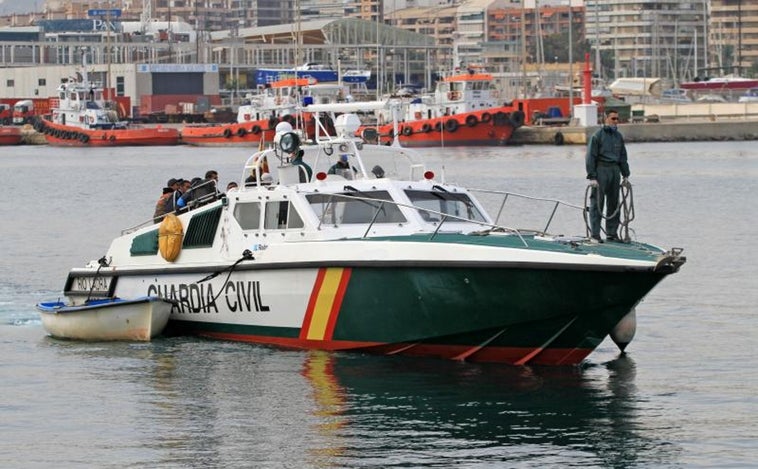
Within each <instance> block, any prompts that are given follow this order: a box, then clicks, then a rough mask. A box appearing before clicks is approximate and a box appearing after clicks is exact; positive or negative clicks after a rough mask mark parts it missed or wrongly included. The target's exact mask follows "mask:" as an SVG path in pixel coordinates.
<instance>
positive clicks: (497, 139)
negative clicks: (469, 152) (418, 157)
mask: <svg viewBox="0 0 758 469" xmlns="http://www.w3.org/2000/svg"><path fill="white" fill-rule="evenodd" d="M505 109H507V108H502V109H489V110H486V111H477V112H470V113H465V114H456V115H452V116H445V117H437V118H431V119H419V120H413V121H406V122H404V123H402V124H400V125H399V126H398V129H397V132H398V139H399V141H400V145H402V146H403V147H410V148H420V147H442V146H490V145H505V144H507V143H508V141H509V140H510V138H511V135H513V131H514V130H515V129H517V128H518V127H520V126H521V125H522V124H523V115H522V114H518V118H516V115H514V116H511V113H509V112H506V111H505ZM394 132H395V130H394V128H393V124H385V125H383V126H380V127H379V128H378V133H379V136H380V137H379V138H380V142H381V143H383V144H388V143H391V142H392V140H393V136H394Z"/></svg>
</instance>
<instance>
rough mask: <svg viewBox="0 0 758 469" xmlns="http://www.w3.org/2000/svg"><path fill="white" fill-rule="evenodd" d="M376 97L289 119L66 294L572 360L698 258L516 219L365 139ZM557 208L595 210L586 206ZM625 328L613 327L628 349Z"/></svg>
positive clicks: (224, 328)
mask: <svg viewBox="0 0 758 469" xmlns="http://www.w3.org/2000/svg"><path fill="white" fill-rule="evenodd" d="M376 106H381V103H377V104H376ZM368 107H370V106H369V104H367V103H354V104H351V105H348V104H345V105H341V106H319V105H312V106H310V109H309V111H310V112H314V113H317V114H320V113H325V112H331V111H334V112H342V113H345V114H342V115H340V116H339V117H336V118H335V119H334V124H335V129H336V135H335V134H330V135H325V132H324V128H322V127H321V126H319V133H318V135H317V137H316V139H315V140H314V141H313V142H309V143H306V144H301V142H300V139H299V136H298V134H297V133H295V132H292V131H291V130H292V129H291V127H289V126H288V125H287V124H285V123H280V124H279V125H278V128H277V136H276V138H275V145H274V147H273V148H270V149H266V150H262V151H259V152H256V153H254V154H253V155H252V156H251V157H250V158H249V159H248V160H247V161H246V163H245V165H244V167H243V169H242V172H241V179H240V189H239V190H236V191H231V192H229V193H228V194H226V195H224V196H221V197H219V198H217V199H216V200H210V201H208V202H207V203H199V204H198V205H197V206H196V207H193V208H192V209H191V210H189V211H187V212H183V213H179V214H177V216H169V217H167V218H166V221H164V222H162V223H161V224H159V225H156V224H154V223H152V220H151V221H150V222H146V223H145V224H142V225H139V226H137V227H134V228H131V229H128V230H126V231H125V232H124V234H123V235H121V236H119V237H118V238H116V239H115V240H113V242H112V243H111V245H110V248H109V249H108V251H107V253H106V254H105V256H104V259H105V260H104V262H103V263H102V264H101V263H99V262H98V261H91V262H90V263H89V264H88V265H86V266H85V267H83V268H74V269H72V270H71V271H70V272H69V275H68V279H67V282H66V287H65V291H64V294H65V295H66V296H67V297H68V298H69V299H71V300H72V301H74V302H80V301H81V299H82V298H85V297H87V296H88V295H92V294H93V293H92V292H93V290H94V291H95V294H102V295H117V296H120V297H127V298H128V297H136V296H140V295H151V296H161V297H164V298H170V299H172V300H175V301H176V302H177V306H176V307H174V308H173V310H172V313H171V318H170V321H169V325H168V330H169V332H170V333H181V334H194V335H199V336H204V337H211V338H216V339H226V340H235V341H245V342H252V343H257V344H265V345H273V346H282V347H291V348H301V349H323V350H342V351H356V352H368V353H377V354H386V355H395V354H402V355H414V356H427V357H439V358H446V359H453V360H466V361H473V362H497V363H506V364H516V365H527V364H544V365H575V364H578V363H580V362H581V361H582V360H583V359H584V358H585V357H586V356H587V355H589V354H590V353H591V352H592V350H594V349H595V347H597V346H598V345H599V344H600V343H601V342H602V341H603V339H604V338H605V337H606V336H608V335H609V334H611V333H612V331H614V329H616V332H617V333H618V332H623V331H619V330H618V329H619V328H618V327H617V326H618V325H619V324H622V325H623V324H626V323H627V322H629V320H630V318H633V316H634V308H635V306H636V305H637V304H638V303H639V302H640V301H641V300H642V299H643V298H644V297H645V295H647V293H648V292H649V291H650V290H651V289H652V288H653V287H654V286H655V285H656V284H657V283H658V282H660V281H661V280H662V279H664V278H665V277H666V276H667V275H669V274H672V273H674V272H677V271H678V270H679V268H680V266H681V265H682V264H683V263H684V262H685V258H684V257H682V256H681V250H679V249H672V250H668V251H667V250H664V249H661V248H658V247H655V246H652V245H650V244H645V243H641V242H636V241H631V240H629V241H628V242H625V243H605V244H593V243H591V242H590V239H589V238H588V236H587V235H586V234H584V235H578V236H573V237H567V236H560V235H553V234H550V233H549V232H548V230H549V228H550V222H548V223H547V224H546V225H544V226H545V228H544V230H533V229H516V228H512V227H509V226H507V225H512V224H514V223H515V221H514V220H508V222H507V225H506V224H504V223H503V222H502V221H501V220H499V217H500V215H499V214H498V215H497V216H494V217H493V216H492V215H490V214H488V213H487V211H486V210H485V208H484V206H483V205H482V203H481V202H480V201H479V200H478V199H477V197H476V195H475V191H474V190H471V189H467V188H465V187H462V186H459V185H455V184H450V183H448V182H446V180H445V178H444V177H439V176H437V175H435V173H434V172H432V171H430V170H428V169H427V168H426V167H425V166H424V164H423V163H421V159H420V158H418V155H416V154H415V153H414V151H413V150H411V149H406V148H401V147H399V145H397V144H395V145H391V146H386V145H368V144H364V143H363V142H362V141H360V140H359V139H356V138H354V137H353V135H354V133H355V131H356V130H357V128H358V126H359V125H360V122H359V120H358V118H357V117H356V116H355V115H353V114H350V113H352V112H356V111H357V110H365V109H367V108H368ZM317 122H318V120H317ZM300 150H302V152H303V154H304V162H305V163H306V164H307V165H308V166H309V167H307V168H306V167H305V165H304V164H303V163H302V162H301V160H299V159H297V155H298V154H299V151H300ZM311 169H312V171H310V170H311ZM486 197H487V198H488V199H492V198H500V200H501V201H502V204H505V201H506V200H512V199H513V198H514V197H516V195H515V194H510V193H507V192H501V191H486ZM211 199H213V198H211ZM554 202H555V201H550V203H551V204H553V203H554ZM555 207H556V210H557V209H558V208H559V207H560V208H561V210H566V209H570V210H574V209H576V217H577V220H580V221H581V220H582V217H583V212H584V211H583V209H582V207H573V206H569V205H567V204H561V203H558V202H555ZM546 218H547V219H549V220H551V219H552V217H551V216H550V215H548V216H546ZM177 221H178V222H179V224H178V226H176V225H177ZM164 225H165V226H164ZM582 226H583V225H582ZM171 227H173V228H171ZM169 228H171V229H169ZM622 320H623V321H622ZM632 322H633V321H632ZM626 329H627V330H626V333H627V335H626V338H624V337H620V335H619V334H615V337H616V338H617V339H619V340H620V341H621V342H622V346H623V345H624V344H625V342H628V340H629V339H630V338H631V336H630V335H629V332H630V331H629V328H626ZM631 332H633V325H632V331H631Z"/></svg>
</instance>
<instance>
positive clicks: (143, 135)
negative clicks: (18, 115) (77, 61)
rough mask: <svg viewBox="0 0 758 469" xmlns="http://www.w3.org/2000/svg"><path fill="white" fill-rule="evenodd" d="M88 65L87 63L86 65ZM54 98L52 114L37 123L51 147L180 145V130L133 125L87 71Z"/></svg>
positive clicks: (36, 128) (38, 129) (62, 88)
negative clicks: (106, 96)
mask: <svg viewBox="0 0 758 469" xmlns="http://www.w3.org/2000/svg"><path fill="white" fill-rule="evenodd" d="M85 65H86V64H85ZM57 91H58V95H57V97H56V98H53V99H51V106H50V108H51V113H50V114H49V115H47V116H44V117H42V118H37V119H35V121H34V124H33V125H34V129H35V130H36V131H37V132H40V133H42V134H44V136H45V140H46V141H47V143H48V144H50V145H56V146H66V147H88V146H97V147H103V146H107V147H112V146H134V145H138V146H142V145H150V146H154V145H177V144H178V143H179V138H180V136H179V130H178V129H174V128H169V127H162V126H155V127H148V126H134V125H131V124H129V122H127V121H126V120H124V119H122V117H121V115H120V114H119V110H117V109H114V107H113V106H112V105H111V103H110V102H108V101H106V99H105V97H104V96H105V95H104V90H103V88H102V86H101V85H100V84H99V83H93V82H90V81H89V80H88V78H87V73H86V70H84V72H83V73H80V74H78V76H77V77H72V78H70V79H69V80H68V81H66V82H65V83H62V84H61V85H60V86H59V87H58V90H57Z"/></svg>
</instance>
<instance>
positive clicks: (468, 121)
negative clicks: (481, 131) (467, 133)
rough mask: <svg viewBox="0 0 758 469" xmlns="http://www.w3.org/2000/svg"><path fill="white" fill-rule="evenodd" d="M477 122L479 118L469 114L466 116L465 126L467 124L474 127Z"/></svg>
mask: <svg viewBox="0 0 758 469" xmlns="http://www.w3.org/2000/svg"><path fill="white" fill-rule="evenodd" d="M478 123H479V119H478V118H477V117H476V116H475V115H473V114H471V115H469V116H468V117H466V125H467V126H469V127H476V124H478Z"/></svg>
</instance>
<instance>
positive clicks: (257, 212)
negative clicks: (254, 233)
mask: <svg viewBox="0 0 758 469" xmlns="http://www.w3.org/2000/svg"><path fill="white" fill-rule="evenodd" d="M234 218H235V219H236V220H237V223H239V225H240V227H242V229H243V230H257V229H258V228H259V227H260V226H261V204H259V203H258V202H252V203H240V204H237V205H235V206H234Z"/></svg>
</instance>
